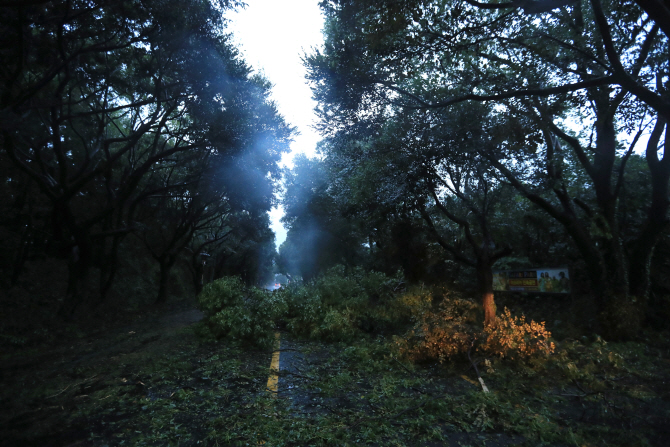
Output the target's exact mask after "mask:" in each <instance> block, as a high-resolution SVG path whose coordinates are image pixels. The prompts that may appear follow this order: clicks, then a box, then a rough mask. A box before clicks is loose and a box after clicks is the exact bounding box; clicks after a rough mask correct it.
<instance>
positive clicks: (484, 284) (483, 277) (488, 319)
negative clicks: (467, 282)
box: [477, 260, 496, 327]
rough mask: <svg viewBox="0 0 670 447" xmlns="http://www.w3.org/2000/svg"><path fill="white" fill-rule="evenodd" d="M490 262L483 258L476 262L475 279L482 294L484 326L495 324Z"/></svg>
mask: <svg viewBox="0 0 670 447" xmlns="http://www.w3.org/2000/svg"><path fill="white" fill-rule="evenodd" d="M491 267H492V264H491V263H490V262H486V261H485V260H480V261H479V262H478V263H477V279H478V283H479V289H480V292H481V296H482V307H483V308H484V326H485V327H486V326H494V325H495V324H496V303H495V300H494V295H493V270H492V269H491Z"/></svg>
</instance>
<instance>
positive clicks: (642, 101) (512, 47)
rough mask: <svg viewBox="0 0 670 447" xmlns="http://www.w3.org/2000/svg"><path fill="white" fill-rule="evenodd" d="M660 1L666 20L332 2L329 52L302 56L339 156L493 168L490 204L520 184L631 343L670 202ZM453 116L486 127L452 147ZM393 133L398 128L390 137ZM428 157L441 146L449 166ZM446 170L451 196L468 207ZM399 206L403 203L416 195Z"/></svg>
mask: <svg viewBox="0 0 670 447" xmlns="http://www.w3.org/2000/svg"><path fill="white" fill-rule="evenodd" d="M657 3H659V5H657V6H660V8H661V9H660V10H659V11H651V10H650V6H649V5H650V3H648V2H637V3H633V2H628V3H625V4H621V2H615V1H611V2H610V1H604V2H602V1H600V0H592V1H587V0H583V1H558V2H555V1H539V0H538V1H527V2H507V3H503V2H477V1H470V0H465V1H460V0H438V1H435V0H413V1H410V0H408V1H396V0H388V1H382V2H372V1H347V0H342V1H340V0H331V1H324V2H322V7H323V10H324V11H325V14H326V17H327V24H326V41H325V44H324V47H323V49H322V50H317V51H315V52H313V53H312V54H311V55H309V56H308V57H307V58H306V63H307V66H308V69H309V70H310V75H309V78H310V80H311V82H312V86H313V91H314V96H315V98H316V99H317V101H319V108H318V112H319V114H320V116H321V125H320V126H321V130H322V132H323V133H324V135H325V136H326V137H327V138H329V139H330V140H331V141H332V142H333V143H334V146H333V147H335V148H336V151H337V153H339V151H343V150H345V151H348V152H349V153H351V152H352V151H353V150H356V149H353V148H359V149H360V148H362V149H360V150H361V152H362V153H363V154H365V155H364V156H362V157H361V158H362V159H363V160H365V159H366V157H369V158H374V159H376V160H377V161H376V162H375V163H378V164H383V163H384V160H388V157H387V156H386V155H383V156H381V155H380V154H379V152H378V151H376V149H374V148H376V147H378V146H379V145H382V146H383V147H385V150H386V151H387V152H393V151H395V152H397V153H399V154H402V153H404V152H409V153H411V154H412V156H414V157H416V160H417V161H416V163H417V164H416V166H421V167H422V169H423V170H424V172H440V169H443V171H442V172H449V171H451V172H452V173H455V172H456V171H457V170H459V169H461V167H463V168H466V167H467V168H466V170H465V171H464V172H467V173H468V174H461V175H466V176H467V178H468V179H469V180H470V181H472V179H474V178H480V180H483V179H482V178H481V177H480V176H481V173H482V172H487V173H488V174H487V175H489V176H490V177H491V180H490V181H489V183H488V185H487V186H486V187H485V188H483V191H486V192H487V194H488V191H496V190H497V188H498V186H496V185H501V187H502V186H503V185H504V186H505V187H508V186H511V187H512V188H513V189H514V190H515V191H516V194H518V195H519V196H521V197H523V198H525V200H528V201H529V202H530V203H532V204H534V205H535V206H536V207H537V209H539V210H541V211H542V212H544V213H545V216H546V218H550V219H553V220H554V221H555V222H556V223H558V224H559V225H560V226H562V227H563V229H564V231H565V233H566V234H567V235H568V236H569V237H570V239H571V241H572V244H573V247H574V249H576V250H577V252H578V253H579V256H580V258H581V259H582V261H583V262H584V265H585V268H586V269H587V270H588V277H589V279H590V282H591V285H592V287H591V291H592V296H593V297H594V300H595V302H596V307H597V308H598V309H599V310H598V312H599V315H600V321H601V323H602V325H603V330H604V331H605V332H607V333H608V334H612V335H613V336H617V335H616V334H619V335H621V334H625V333H628V334H630V333H633V332H635V330H636V328H637V327H639V324H640V321H641V320H640V319H641V318H642V312H644V307H645V303H646V302H647V298H648V293H649V284H650V273H649V272H650V262H651V259H652V254H653V251H654V247H655V246H656V244H657V242H658V241H659V238H660V237H661V235H662V234H663V232H664V231H665V230H666V228H667V222H668V216H667V214H668V205H669V204H670V201H669V200H668V182H669V179H670V156H666V153H665V151H664V147H665V146H667V142H668V138H670V137H669V136H668V135H669V134H668V132H666V121H667V119H668V118H670V108H669V104H670V102H669V101H670V96H669V95H668V93H667V87H668V82H670V78H669V77H668V74H669V66H668V57H667V55H668V37H667V34H666V32H665V27H666V23H665V22H664V21H663V19H662V17H663V13H664V12H663V11H666V10H667V9H664V8H666V6H667V5H664V4H661V3H662V2H657ZM456 110H462V112H460V113H463V114H465V115H464V116H467V115H468V114H469V116H470V117H471V118H470V119H471V120H474V121H471V122H475V123H476V124H477V126H478V127H479V130H478V131H477V130H474V131H473V132H472V134H471V135H470V136H468V137H467V138H462V139H461V141H455V140H452V139H450V137H449V135H455V134H458V131H459V130H460V131H463V132H466V131H467V129H468V125H467V124H465V125H463V124H462V123H461V124H459V123H458V118H455V113H456V112H455V111H456ZM389 123H397V124H396V125H397V126H401V128H402V130H401V133H399V134H397V135H394V136H393V137H392V138H389V137H388V135H387V134H385V132H386V130H384V129H388V128H389V126H390V124H389ZM403 123H409V124H408V125H409V127H407V126H408V125H407V124H403ZM402 126H405V127H402ZM450 129H454V130H453V131H452V130H450ZM413 132H414V135H415V136H413V137H412V135H413ZM454 132H455V133H454ZM644 135H646V136H648V140H647V146H646V151H645V158H646V163H647V170H646V171H645V174H644V175H645V176H646V184H647V185H648V186H649V187H648V191H649V195H648V196H647V197H646V198H645V199H644V203H640V204H639V205H638V207H639V208H638V209H641V210H642V213H643V214H644V217H641V218H640V220H638V222H639V224H637V225H636V226H635V227H632V226H630V225H627V226H625V227H624V226H622V222H624V221H625V220H626V219H627V218H626V217H625V216H626V215H628V216H629V215H630V209H629V208H625V207H623V204H624V202H623V201H624V199H623V196H622V191H624V190H626V184H627V181H628V178H629V177H630V175H629V174H628V172H629V171H628V166H629V163H630V161H631V160H632V159H633V158H634V155H633V154H634V151H635V149H636V146H639V144H637V143H638V142H639V141H641V140H640V139H641V138H642V136H644ZM405 137H406V138H405ZM426 138H428V139H426ZM430 138H434V139H430ZM363 143H364V144H363ZM347 146H349V147H351V148H352V149H344V148H346V147H347ZM431 147H434V148H442V149H440V150H442V151H443V153H444V154H445V155H446V157H447V158H446V159H444V160H445V161H441V159H439V158H436V154H435V153H434V152H431V151H430V149H429V148H431ZM638 149H639V147H638ZM352 159H353V158H352ZM459 159H461V160H469V161H467V163H465V164H464V163H463V162H459V161H458V160H459ZM335 163H337V161H335ZM441 163H444V164H441ZM476 164H480V166H481V167H479V168H478V167H476ZM440 166H444V168H440ZM378 172H379V175H381V176H383V177H384V178H385V179H386V182H387V183H388V184H401V183H402V180H400V179H399V178H398V177H397V175H398V173H402V175H403V176H404V175H405V174H406V173H408V172H413V171H412V170H411V169H407V167H404V168H400V169H393V168H391V169H388V170H387V171H383V170H379V171H378ZM449 175H450V176H451V179H450V181H449V182H446V183H444V184H443V185H442V188H443V191H444V192H445V193H446V192H448V191H450V192H451V194H453V195H454V197H457V198H460V199H461V200H462V199H464V198H466V196H463V195H462V194H461V195H459V193H458V187H457V186H456V185H457V183H458V182H456V183H454V178H453V176H452V175H451V173H450V174H449ZM394 176H395V177H394ZM422 182H425V176H423V177H421V176H420V177H415V178H413V179H408V183H406V184H409V185H412V188H417V187H420V185H422ZM395 197H396V198H395V201H396V202H397V204H401V203H402V204H407V197H408V195H407V194H405V195H402V196H401V195H396V196H395ZM425 200H426V201H425V202H421V201H417V202H416V203H415V204H414V206H415V209H416V211H417V212H421V211H420V210H421V208H422V207H423V204H424V203H426V204H428V205H429V206H431V207H435V208H434V209H435V210H439V209H442V208H443V207H441V205H443V204H444V202H443V198H442V197H440V194H439V191H436V194H430V193H429V194H428V195H427V198H426V199H425ZM463 203H467V201H463ZM451 206H454V205H451ZM455 209H456V208H450V207H446V206H445V207H444V211H445V212H449V213H454V210H455ZM424 211H425V210H424ZM471 211H472V212H473V213H475V214H476V212H475V211H474V210H471ZM445 215H446V213H445ZM424 217H431V214H430V213H428V214H427V215H424ZM453 217H457V216H456V215H455V214H454V215H453ZM450 220H451V221H452V222H457V221H455V220H454V219H450ZM459 225H461V226H462V224H459ZM429 229H430V231H431V232H432V234H433V235H434V236H436V237H438V236H440V232H441V231H443V230H440V228H437V227H435V226H434V225H433V226H432V227H431V226H430V224H429ZM440 237H441V236H440ZM442 245H443V246H445V248H446V244H442ZM484 245H486V244H484ZM512 248H513V247H512ZM451 254H452V256H456V253H455V252H453V251H452V252H451Z"/></svg>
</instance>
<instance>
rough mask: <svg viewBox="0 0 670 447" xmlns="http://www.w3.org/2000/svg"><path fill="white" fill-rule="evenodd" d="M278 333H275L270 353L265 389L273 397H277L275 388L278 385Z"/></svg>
mask: <svg viewBox="0 0 670 447" xmlns="http://www.w3.org/2000/svg"><path fill="white" fill-rule="evenodd" d="M279 346H280V342H279V332H275V350H274V351H273V352H272V361H271V362H270V375H269V376H268V384H267V389H268V391H270V392H271V393H274V395H275V396H276V395H277V386H278V384H279V375H278V374H277V373H278V372H279Z"/></svg>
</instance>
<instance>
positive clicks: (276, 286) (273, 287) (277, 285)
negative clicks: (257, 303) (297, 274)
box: [265, 282, 281, 291]
mask: <svg viewBox="0 0 670 447" xmlns="http://www.w3.org/2000/svg"><path fill="white" fill-rule="evenodd" d="M277 289H281V284H280V283H278V282H276V283H274V284H268V285H267V286H265V290H269V291H273V290H277Z"/></svg>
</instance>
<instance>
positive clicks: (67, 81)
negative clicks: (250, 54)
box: [0, 0, 292, 317]
mask: <svg viewBox="0 0 670 447" xmlns="http://www.w3.org/2000/svg"><path fill="white" fill-rule="evenodd" d="M238 5H239V4H238V2H236V1H228V0H219V1H213V2H210V1H207V0H188V1H186V2H183V1H171V0H167V1H165V0H149V1H144V0H143V1H135V0H130V1H121V2H119V1H111V0H95V1H80V0H74V1H68V2H60V1H36V2H9V3H8V2H3V3H2V5H0V9H1V11H0V17H1V19H0V34H1V35H2V39H3V43H2V46H1V49H0V52H1V54H2V60H3V64H2V68H1V69H0V114H1V119H0V131H1V134H0V172H1V173H2V174H1V175H2V180H1V182H0V195H1V196H2V201H1V203H0V216H2V217H1V218H0V219H1V220H0V232H1V233H0V234H1V236H0V244H1V247H2V252H3V257H2V261H1V262H2V264H1V267H2V271H1V275H0V283H1V286H2V289H7V288H9V287H13V289H12V292H8V295H7V296H6V297H5V298H4V301H7V304H8V305H10V306H19V307H20V306H22V305H23V304H21V303H20V302H21V301H22V299H21V298H22V296H21V293H19V291H20V290H22V289H25V288H26V287H27V285H28V284H30V285H31V286H32V287H39V288H40V289H41V288H44V289H49V295H50V296H51V300H52V303H50V304H51V307H52V308H53V305H55V304H57V303H58V302H60V303H62V304H61V305H60V306H56V309H55V310H56V311H58V312H59V314H60V315H61V316H64V317H71V316H72V315H74V314H75V313H77V312H82V309H83V308H87V309H90V308H93V307H96V306H98V305H99V304H100V303H102V302H105V301H107V302H109V296H112V297H113V299H112V301H116V302H117V304H124V305H125V304H127V303H128V300H129V299H130V302H131V303H132V302H136V303H137V302H139V303H146V302H149V301H151V298H149V299H147V296H146V290H145V288H144V287H142V290H141V292H140V290H139V289H140V287H139V283H140V282H143V281H148V282H149V283H151V284H152V286H153V287H155V289H154V290H153V291H152V292H150V295H149V296H151V297H152V298H153V300H154V301H158V302H164V301H165V300H166V299H167V296H168V293H169V291H170V289H173V290H175V292H176V293H178V294H179V293H182V294H183V293H192V292H188V290H189V289H191V287H190V286H189V284H185V283H184V281H181V282H182V284H183V287H184V288H183V289H181V290H180V289H175V280H174V279H173V277H172V275H171V272H172V270H173V268H175V266H176V267H177V268H178V269H179V270H180V272H181V275H180V276H182V277H183V276H187V275H188V272H190V276H191V281H189V282H190V283H191V284H193V286H192V287H193V288H195V290H196V292H199V289H200V288H201V287H202V283H203V279H205V281H206V280H207V279H211V278H212V277H220V276H223V275H225V274H226V273H228V274H239V275H242V276H244V278H245V281H247V282H249V283H260V282H262V281H265V280H266V279H267V276H268V275H269V274H270V273H271V268H272V254H273V252H274V247H273V245H274V243H273V236H272V232H271V231H270V229H269V219H268V218H267V211H269V209H270V207H271V206H272V204H273V203H274V201H275V198H274V193H275V190H276V182H277V180H278V179H279V168H278V166H277V162H278V160H279V157H280V156H281V153H282V152H284V151H286V150H287V148H288V142H289V140H290V137H291V134H292V129H291V127H290V126H288V125H287V124H286V123H285V122H284V121H283V119H282V117H281V116H280V115H279V114H278V112H277V110H276V108H275V106H274V104H273V103H272V101H270V100H269V97H268V96H269V91H270V84H269V82H268V81H267V80H265V79H263V78H262V77H261V76H259V75H257V74H254V73H253V72H252V70H251V68H250V67H249V66H248V65H247V64H246V63H245V62H244V61H243V60H242V59H241V57H240V56H239V54H238V52H237V50H236V49H235V48H234V47H233V46H232V44H231V43H230V37H229V36H228V35H227V34H226V23H225V21H224V19H223V13H224V11H226V10H228V9H230V8H233V7H236V6H238ZM55 266H57V267H55ZM148 266H150V267H148ZM54 268H58V270H62V269H66V270H67V273H66V274H60V277H59V278H58V281H57V282H56V283H51V284H44V283H43V282H45V281H47V280H46V279H45V280H44V281H40V276H43V275H44V274H45V271H53V270H54ZM120 276H121V277H122V278H121V281H119V277H120ZM147 276H150V277H151V278H146V277H147ZM61 278H67V281H66V284H64V283H62V282H61ZM123 283H125V284H127V285H128V287H126V286H124V285H123ZM153 284H155V285H153ZM132 289H136V290H132ZM44 298H45V297H40V299H44ZM17 303H18V304H17Z"/></svg>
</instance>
